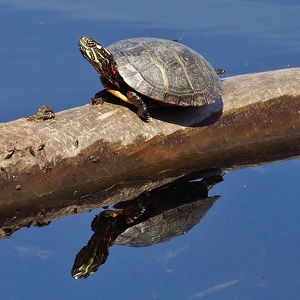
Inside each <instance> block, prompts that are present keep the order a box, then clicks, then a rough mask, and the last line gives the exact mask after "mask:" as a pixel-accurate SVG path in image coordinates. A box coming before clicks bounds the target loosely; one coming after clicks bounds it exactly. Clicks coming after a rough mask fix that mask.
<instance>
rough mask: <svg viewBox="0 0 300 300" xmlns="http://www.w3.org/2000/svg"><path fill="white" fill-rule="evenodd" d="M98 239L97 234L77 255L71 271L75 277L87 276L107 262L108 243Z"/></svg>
mask: <svg viewBox="0 0 300 300" xmlns="http://www.w3.org/2000/svg"><path fill="white" fill-rule="evenodd" d="M98 239H99V238H97V236H95V237H94V238H92V239H91V240H90V241H89V243H88V245H87V246H84V247H83V248H82V249H81V250H80V251H79V253H78V254H77V255H76V258H75V261H74V265H73V268H72V271H71V274H72V277H73V278H74V279H79V278H87V277H88V276H90V275H91V274H94V273H95V272H96V271H97V270H98V268H99V266H100V265H103V264H104V263H105V261H106V259H107V257H108V243H107V241H105V240H104V241H103V240H98Z"/></svg>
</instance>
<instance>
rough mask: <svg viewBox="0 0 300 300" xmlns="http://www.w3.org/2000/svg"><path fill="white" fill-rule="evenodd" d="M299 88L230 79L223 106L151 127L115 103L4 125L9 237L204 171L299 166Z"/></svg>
mask: <svg viewBox="0 0 300 300" xmlns="http://www.w3.org/2000/svg"><path fill="white" fill-rule="evenodd" d="M299 82H300V68H296V69H286V70H279V71H271V72H265V73H257V74H249V75H242V76H234V77H229V78H226V79H224V80H223V99H222V101H219V102H217V103H215V104H214V105H211V106H207V107H202V108H170V107H166V108H163V107H160V108H157V109H153V110H150V114H151V116H152V119H151V121H150V122H148V123H146V122H143V121H141V120H140V119H139V118H138V116H137V115H136V114H135V113H133V112H132V111H131V110H130V109H134V108H132V107H129V108H130V109H128V107H126V106H125V104H123V103H120V102H119V101H116V100H115V99H113V97H112V96H110V95H107V94H106V96H104V97H106V98H105V100H106V101H107V102H105V103H104V104H103V105H94V106H92V105H85V106H82V107H78V108H73V109H70V110H67V111H62V112H59V113H57V114H56V116H55V118H54V119H50V120H46V121H40V122H35V121H29V120H27V119H26V118H23V119H19V120H16V121H12V122H8V123H1V124H0V133H1V138H0V207H1V213H0V227H2V228H4V227H5V226H6V225H7V222H11V220H12V219H13V220H14V219H18V218H19V217H18V216H19V215H20V214H21V212H22V216H24V215H26V213H27V214H28V216H29V215H30V218H29V219H26V221H24V222H23V223H22V224H23V225H22V226H25V225H31V224H33V225H43V224H47V223H48V222H50V221H51V220H52V219H55V218H58V217H61V216H64V215H68V214H72V213H76V212H81V211H86V210H89V209H92V208H93V203H96V202H97V206H105V205H108V204H111V203H116V202H119V201H124V200H127V199H130V198H133V197H134V196H135V195H136V196H137V195H138V194H139V193H140V192H141V191H142V190H143V189H144V188H145V187H147V189H151V188H155V187H157V186H158V185H161V184H164V183H167V182H170V181H171V180H174V179H176V178H178V177H180V176H183V175H186V174H189V173H191V172H195V171H198V170H201V169H207V168H210V167H219V168H222V169H227V170H230V169H235V168H243V167H246V166H249V165H256V164H262V163H267V162H273V161H278V160H283V159H289V158H293V157H297V156H299V152H300V148H299V144H300V130H299V129H300V118H299V112H300V86H299ZM112 190H113V191H114V192H113V195H112V193H111V191H112ZM53 208H55V213H54V211H53ZM49 211H52V213H51V216H50V215H49V214H47V212H49ZM5 224H6V225H5ZM8 235H9V232H5V230H4V231H3V232H2V236H8Z"/></svg>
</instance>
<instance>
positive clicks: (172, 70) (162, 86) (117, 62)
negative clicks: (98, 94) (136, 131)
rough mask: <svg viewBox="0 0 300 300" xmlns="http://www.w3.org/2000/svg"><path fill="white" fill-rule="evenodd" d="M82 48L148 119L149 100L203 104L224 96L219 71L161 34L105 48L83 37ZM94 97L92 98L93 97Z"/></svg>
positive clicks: (114, 90)
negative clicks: (163, 37) (160, 37)
mask: <svg viewBox="0 0 300 300" xmlns="http://www.w3.org/2000/svg"><path fill="white" fill-rule="evenodd" d="M78 46H79V50H80V52H81V54H82V55H83V57H84V58H86V59H87V60H88V61H89V62H90V64H91V65H92V66H93V67H94V68H95V70H96V71H97V72H98V73H99V74H100V80H101V82H102V85H103V86H104V88H105V89H106V90H107V91H108V92H110V93H111V94H113V95H114V96H116V97H118V98H120V99H121V100H123V101H126V102H128V103H131V104H133V105H135V106H136V108H137V115H138V116H139V117H140V118H141V119H142V120H148V118H149V116H150V115H149V112H148V105H153V104H155V102H157V104H158V103H160V104H163V105H174V106H204V105H209V104H212V103H214V102H216V101H217V100H218V99H219V98H221V94H222V87H221V80H220V79H219V77H218V75H217V74H218V73H219V74H224V73H225V71H224V70H222V69H214V68H213V67H212V66H211V65H210V64H209V63H208V62H207V61H206V60H205V58H204V57H203V56H202V55H200V54H199V53H197V52H196V51H194V50H192V49H191V48H189V47H187V46H185V45H183V44H181V43H178V42H175V41H170V40H164V39H159V38H149V37H141V38H131V39H126V40H121V41H118V42H116V43H114V44H112V45H111V46H109V47H106V48H104V47H103V46H102V45H101V44H99V43H98V42H96V41H95V40H93V39H92V38H89V37H87V36H83V37H81V38H80V39H79V42H78ZM92 100H93V98H92Z"/></svg>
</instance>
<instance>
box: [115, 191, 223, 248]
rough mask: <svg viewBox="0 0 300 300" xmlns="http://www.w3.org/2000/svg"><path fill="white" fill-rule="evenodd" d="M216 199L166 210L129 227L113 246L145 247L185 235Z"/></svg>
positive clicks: (211, 198)
mask: <svg viewBox="0 0 300 300" xmlns="http://www.w3.org/2000/svg"><path fill="white" fill-rule="evenodd" d="M217 199H219V196H214V197H208V198H206V199H200V200H198V201H196V202H192V203H185V204H183V205H180V206H178V207H175V208H172V209H169V210H166V211H164V212H163V213H162V214H159V215H157V216H155V217H152V218H150V219H148V220H147V221H145V222H141V223H138V224H136V225H134V226H132V227H129V228H128V229H126V230H125V231H124V232H123V233H121V234H120V235H119V236H118V237H117V238H116V240H115V242H114V244H116V245H127V246H131V247H145V246H151V245H154V244H159V243H163V242H167V241H169V240H170V239H172V238H173V237H176V236H179V235H182V234H184V233H187V232H188V231H189V230H190V229H191V228H193V227H194V226H195V225H196V224H198V223H199V222H200V220H201V219H202V218H203V217H204V216H205V214H206V213H207V212H208V210H209V209H210V208H211V207H212V206H213V204H214V202H215V201H216V200H217Z"/></svg>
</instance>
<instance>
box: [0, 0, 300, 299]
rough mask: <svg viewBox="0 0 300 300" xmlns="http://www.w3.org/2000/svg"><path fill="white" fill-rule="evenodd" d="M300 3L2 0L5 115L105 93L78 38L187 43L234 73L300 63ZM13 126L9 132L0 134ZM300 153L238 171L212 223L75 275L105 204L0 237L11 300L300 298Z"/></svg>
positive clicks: (120, 253) (116, 253)
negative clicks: (79, 254) (78, 277)
mask: <svg viewBox="0 0 300 300" xmlns="http://www.w3.org/2000/svg"><path fill="white" fill-rule="evenodd" d="M299 15H300V3H299V1H284V0H281V1H279V0H278V1H233V0H227V1H226V0H219V1H217V0H212V1H209V2H200V1H198V0H193V1H192V0H188V1H187V0H186V1H169V0H167V1H144V2H141V1H134V0H130V1H126V2H125V1H120V0H111V1H85V2H83V1H78V0H77V1H58V0H56V1H51V2H49V1H33V0H31V1H18V0H12V1H0V24H1V31H0V37H1V47H0V57H1V58H0V61H1V74H2V75H1V77H0V105H1V111H0V121H1V122H5V121H9V120H13V119H17V118H20V117H24V116H28V115H32V114H33V113H34V112H35V111H36V109H37V108H38V107H39V106H41V105H42V104H48V105H51V106H52V107H53V108H54V110H55V111H60V110H64V109H68V108H71V107H76V106H79V105H84V104H86V103H87V102H88V101H89V99H90V96H92V95H93V94H94V93H95V92H97V91H98V90H100V89H101V86H100V82H99V79H98V76H97V74H96V73H95V71H94V70H93V69H92V68H91V66H90V65H89V64H88V63H87V62H86V61H85V60H84V59H83V58H82V56H81V54H80V53H79V51H78V48H77V41H78V38H79V37H80V36H82V35H88V36H91V37H93V38H95V39H96V40H98V41H99V42H101V43H102V44H103V45H104V46H105V45H110V44H112V43H113V42H115V41H117V40H119V39H124V38H128V37H138V36H152V37H161V38H167V39H173V38H176V39H178V40H179V41H180V42H182V43H184V44H186V45H188V46H190V47H191V48H194V49H195V50H197V51H198V52H200V53H201V54H202V55H203V56H204V57H205V58H206V59H207V60H208V61H209V62H211V64H212V65H214V66H216V67H219V68H223V69H225V70H226V71H227V73H228V74H229V75H230V76H231V75H237V74H245V73H251V72H261V71H267V70H275V69H282V68H289V67H299V66H300V39H299V28H300V18H299ZM0 134H1V133H0ZM299 166H300V161H299V160H291V161H285V162H281V163H273V164H270V165H264V166H259V167H257V168H249V169H244V170H239V171H233V172H229V173H228V174H226V175H225V180H224V182H222V183H220V184H218V185H216V186H215V187H214V188H213V189H212V190H211V192H210V195H218V194H219V195H221V196H222V197H221V198H220V199H219V200H218V201H217V202H216V203H215V205H214V206H213V208H212V209H211V210H210V211H209V212H208V214H207V215H206V216H205V218H204V219H203V220H202V221H201V223H200V224H199V225H198V226H196V227H194V228H193V229H192V230H191V231H190V232H188V233H187V234H186V235H183V236H182V237H180V238H175V239H173V240H172V241H171V242H169V243H165V244H160V245H156V246H152V247H147V248H128V247H125V246H114V247H112V248H111V252H110V255H109V258H108V260H107V262H106V264H105V265H103V266H101V267H100V268H99V270H98V272H97V273H96V274H94V275H91V276H90V277H89V278H88V279H86V280H74V279H73V278H72V277H71V275H70V270H71V267H72V265H73V261H74V257H75V255H76V253H77V252H78V251H79V250H80V249H81V248H82V247H83V246H84V245H86V243H87V241H88V239H89V237H90V236H91V233H92V232H91V231H90V229H89V227H90V222H91V220H92V218H93V217H94V215H95V214H96V213H97V212H94V211H93V212H91V213H85V214H80V215H74V216H72V217H68V218H64V219H59V220H56V221H54V222H52V223H51V225H49V226H47V227H44V228H30V229H22V230H20V231H18V232H16V233H15V234H13V235H12V237H11V238H10V239H8V240H1V241H0V245H1V247H0V255H1V261H2V262H1V264H0V271H1V273H0V274H1V275H0V295H1V299H17V300H18V299H33V300H35V299H39V300H40V299H86V298H91V299H97V298H99V299H208V300H209V299H298V297H299V294H300V270H299V265H300V238H299V231H300V221H299V211H300V204H299V199H300V197H299V196H300V191H299V177H300V176H299V171H298V170H299Z"/></svg>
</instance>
